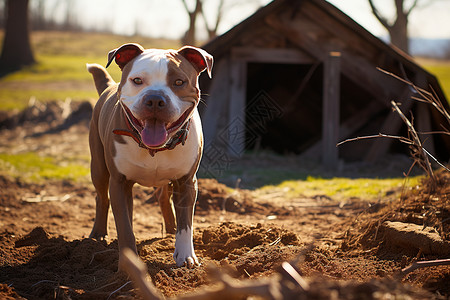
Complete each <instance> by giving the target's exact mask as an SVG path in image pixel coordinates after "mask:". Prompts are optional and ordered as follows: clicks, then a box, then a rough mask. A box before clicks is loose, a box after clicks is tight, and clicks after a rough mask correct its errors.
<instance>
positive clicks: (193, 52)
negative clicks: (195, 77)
mask: <svg viewBox="0 0 450 300" xmlns="http://www.w3.org/2000/svg"><path fill="white" fill-rule="evenodd" d="M178 53H179V54H180V55H182V56H183V57H184V58H186V59H187V60H188V61H189V62H190V63H191V64H192V65H193V66H194V68H195V69H196V70H197V72H198V73H199V74H200V73H201V72H203V71H204V70H207V72H208V75H209V77H210V78H211V77H212V76H211V75H212V74H211V71H212V67H213V57H212V55H211V54H209V53H208V52H206V51H205V50H203V49H200V48H197V47H192V46H184V47H183V48H181V49H179V50H178Z"/></svg>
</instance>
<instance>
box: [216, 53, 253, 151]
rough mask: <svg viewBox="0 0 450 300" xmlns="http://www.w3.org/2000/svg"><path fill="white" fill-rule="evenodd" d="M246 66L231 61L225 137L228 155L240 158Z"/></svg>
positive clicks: (242, 62)
mask: <svg viewBox="0 0 450 300" xmlns="http://www.w3.org/2000/svg"><path fill="white" fill-rule="evenodd" d="M246 87H247V64H246V62H244V61H242V60H231V64H230V98H229V100H228V102H229V110H228V124H227V127H226V132H225V134H226V137H222V138H223V139H225V140H226V142H227V147H228V153H229V154H230V155H231V156H233V157H240V156H242V155H243V154H244V151H245V135H246V129H245V105H246V90H247V88H246Z"/></svg>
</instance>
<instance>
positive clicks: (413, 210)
mask: <svg viewBox="0 0 450 300" xmlns="http://www.w3.org/2000/svg"><path fill="white" fill-rule="evenodd" d="M71 105H72V106H73V104H71ZM60 109H62V108H61V107H59V108H58V107H53V108H51V107H50V108H49V107H46V108H42V109H40V110H39V111H36V110H35V109H34V110H32V109H30V110H29V111H26V112H22V113H20V114H18V115H15V116H13V117H11V116H5V115H4V116H3V117H1V118H0V124H1V126H0V127H2V129H1V135H0V140H1V143H0V145H1V146H0V151H1V152H10V153H15V152H20V151H23V149H27V150H28V151H30V150H31V151H37V152H39V153H43V154H45V155H55V156H59V157H62V158H64V157H65V156H79V155H86V151H88V150H87V119H86V118H85V117H82V116H85V115H86V114H88V113H89V107H88V106H86V105H85V106H83V105H79V104H77V105H75V106H73V107H72V109H71V113H70V114H66V118H64V120H61V119H59V120H58V118H56V119H55V115H59V114H61V111H60ZM52 110H54V112H51V111H52ZM46 114H48V115H47V118H48V120H46V119H45V118H43V117H42V116H45V115H46ZM33 116H36V118H37V119H33ZM54 120H56V121H54ZM438 177H439V184H438V186H437V188H435V190H434V191H431V187H430V183H429V182H424V183H423V184H422V185H421V186H419V187H417V188H415V189H411V190H407V191H401V190H393V191H392V193H389V196H387V197H386V198H385V199H381V200H380V201H377V202H376V203H375V202H373V203H371V202H369V201H362V200H363V199H359V198H350V199H333V198H330V197H326V196H321V195H317V196H316V197H310V198H307V197H298V198H295V199H289V201H286V200H285V199H284V197H283V195H280V194H279V193H278V192H277V193H271V191H266V192H265V193H264V194H263V193H261V192H257V191H255V190H246V189H238V190H234V191H230V189H229V188H227V187H226V186H225V185H223V184H221V183H219V182H217V181H216V180H215V179H200V180H199V198H198V202H197V206H196V212H195V216H194V228H195V229H194V247H195V250H196V254H197V256H198V257H199V260H200V262H201V266H200V267H198V268H196V269H187V268H185V267H180V268H179V267H176V266H175V264H174V260H173V258H172V255H173V251H174V236H172V235H167V234H165V233H164V230H163V225H162V224H163V222H162V217H161V214H160V211H159V207H158V204H157V202H156V200H155V199H154V198H153V197H152V192H153V191H152V189H147V188H143V187H139V186H136V187H135V190H134V198H135V202H134V203H135V214H134V232H135V235H136V238H137V244H138V251H139V256H140V258H141V259H142V260H143V261H144V262H145V264H146V266H147V269H148V273H149V276H150V278H151V281H152V282H153V284H154V285H155V286H156V287H157V289H158V290H159V291H161V292H162V293H163V294H164V295H166V296H177V295H184V294H186V293H195V292H199V291H200V290H203V289H204V288H205V286H208V287H210V286H211V285H214V282H211V276H210V273H209V272H208V266H209V265H214V266H216V267H218V268H220V270H221V272H224V273H227V274H229V275H230V276H231V277H233V278H236V279H237V280H248V279H256V280H258V279H261V278H269V280H279V279H278V278H279V275H280V274H282V272H281V271H280V270H281V269H280V265H281V264H282V262H284V261H288V262H290V264H291V265H292V266H294V267H295V269H296V270H297V271H298V273H299V274H301V275H302V276H303V278H305V279H306V281H307V282H308V283H309V289H307V290H306V291H304V290H300V289H299V288H298V287H296V286H295V285H294V286H292V284H291V285H290V288H289V289H290V290H289V293H286V294H285V295H284V298H285V299H448V297H449V296H450V266H436V267H429V268H423V269H418V270H415V271H413V272H411V273H409V274H406V275H401V274H400V271H401V269H402V268H404V267H407V266H409V265H410V264H412V263H413V262H414V261H424V260H433V259H445V258H450V251H449V250H448V249H450V248H448V247H449V243H450V174H449V173H448V172H439V176H438ZM94 210H95V201H94V190H93V187H92V186H91V185H90V184H89V183H77V182H71V181H63V180H62V181H50V180H48V181H43V182H39V183H30V182H26V181H24V180H23V179H20V178H12V177H9V176H3V175H0V298H2V299H23V298H25V299H134V298H139V291H138V290H136V289H135V288H134V287H133V285H132V284H130V282H129V281H128V279H127V277H126V276H124V275H123V274H120V273H117V272H116V270H117V263H118V251H117V240H116V232H115V227H114V221H113V217H112V214H110V220H109V236H108V238H107V239H106V240H105V241H96V240H92V239H89V238H88V235H89V232H90V230H91V226H92V224H93V221H94ZM386 221H396V222H402V224H407V225H408V226H410V227H413V224H417V225H421V226H420V227H421V230H418V231H417V230H416V231H417V232H415V234H420V233H421V232H422V231H423V230H422V229H424V228H426V229H427V230H428V231H429V232H430V233H429V236H433V237H432V238H431V241H430V240H429V239H428V240H419V243H416V244H414V243H409V241H410V240H411V239H414V238H409V237H407V238H405V236H406V234H403V235H402V233H400V235H399V236H397V237H394V238H392V228H390V227H389V226H388V225H386V224H390V223H388V222H386ZM429 229H431V230H429ZM428 231H427V232H428ZM402 239H405V240H406V242H403V241H402ZM433 239H434V240H433ZM427 243H430V244H429V245H428V244H427ZM446 247H447V248H446ZM277 276H278V277H277ZM284 286H285V287H286V288H288V286H289V285H288V284H284ZM242 299H245V297H242Z"/></svg>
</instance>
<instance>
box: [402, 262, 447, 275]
mask: <svg viewBox="0 0 450 300" xmlns="http://www.w3.org/2000/svg"><path fill="white" fill-rule="evenodd" d="M447 265H450V259H437V260H427V261H416V262H414V263H413V264H412V265H410V266H409V267H406V268H404V269H402V271H401V272H400V276H401V277H404V276H406V275H407V274H408V273H411V272H412V271H414V270H417V269H421V268H427V267H435V266H447Z"/></svg>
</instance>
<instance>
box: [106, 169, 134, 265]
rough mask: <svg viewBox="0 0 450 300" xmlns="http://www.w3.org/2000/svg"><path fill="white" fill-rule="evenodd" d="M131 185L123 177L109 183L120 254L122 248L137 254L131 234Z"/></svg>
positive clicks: (131, 183)
mask: <svg viewBox="0 0 450 300" xmlns="http://www.w3.org/2000/svg"><path fill="white" fill-rule="evenodd" d="M133 185H134V183H133V182H130V181H128V180H126V179H125V177H124V176H118V177H115V178H113V177H111V179H110V182H109V194H110V201H111V208H112V211H113V214H114V221H115V223H116V230H117V239H118V241H119V252H120V253H121V252H122V251H123V249H124V248H130V249H131V250H132V251H134V252H135V253H137V250H136V240H135V237H134V234H133V192H132V189H133ZM120 258H121V256H120ZM120 258H119V268H120V266H121V264H120V260H121V259H120Z"/></svg>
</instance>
